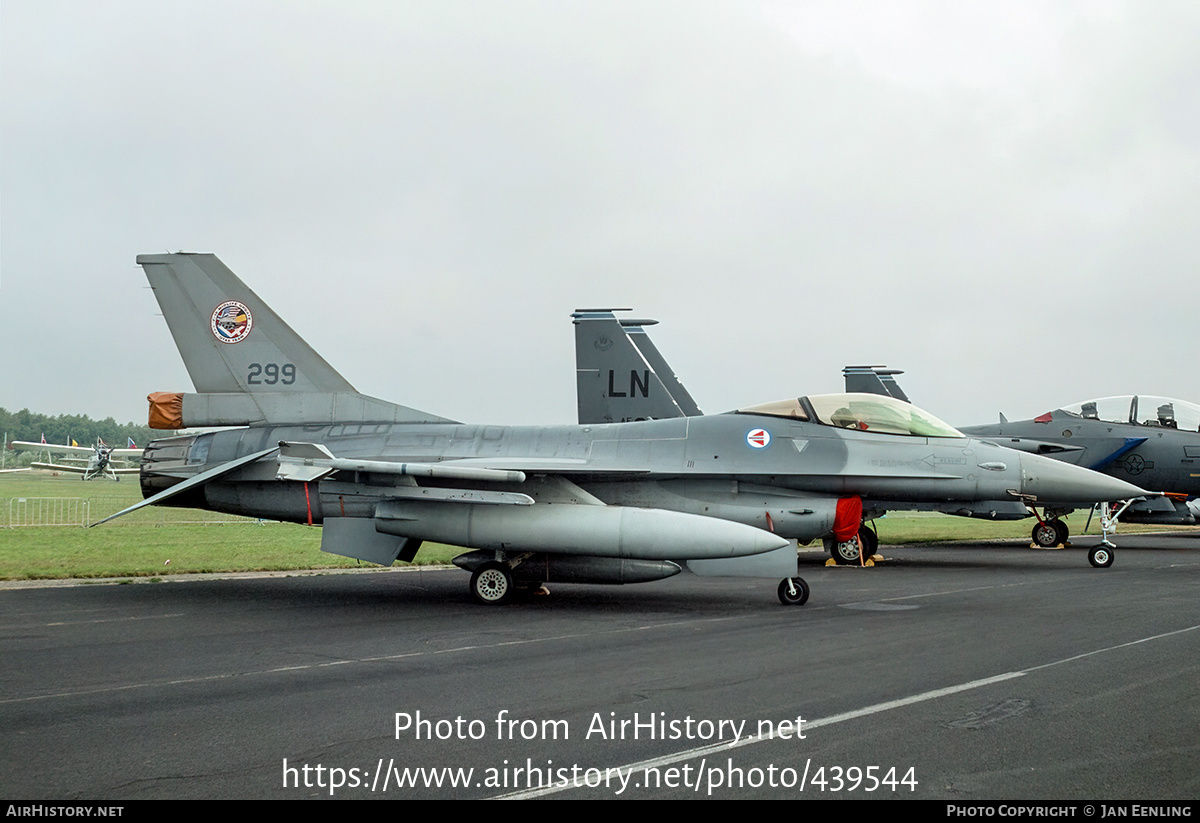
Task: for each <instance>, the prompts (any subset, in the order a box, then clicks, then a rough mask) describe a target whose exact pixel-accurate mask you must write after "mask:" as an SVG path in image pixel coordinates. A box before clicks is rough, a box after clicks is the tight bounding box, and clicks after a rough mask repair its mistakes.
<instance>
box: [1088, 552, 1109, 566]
mask: <svg viewBox="0 0 1200 823" xmlns="http://www.w3.org/2000/svg"><path fill="white" fill-rule="evenodd" d="M1088 562H1089V563H1091V564H1092V566H1094V567H1095V568H1097V569H1107V568H1108V567H1109V566H1111V565H1112V562H1113V551H1112V549H1110V548H1109V547H1108V546H1096V547H1095V548H1093V549H1092V550H1091V551H1089V552H1088Z"/></svg>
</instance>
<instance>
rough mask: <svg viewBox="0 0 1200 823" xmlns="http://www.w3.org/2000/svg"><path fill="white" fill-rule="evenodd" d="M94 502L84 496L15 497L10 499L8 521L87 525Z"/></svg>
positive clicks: (45, 524) (47, 524)
mask: <svg viewBox="0 0 1200 823" xmlns="http://www.w3.org/2000/svg"><path fill="white" fill-rule="evenodd" d="M91 516H92V504H91V501H90V500H86V499H84V498H82V497H14V498H12V499H11V500H9V501H8V523H7V525H8V526H9V527H11V528H15V527H18V526H87V525H89V524H90V523H91V522H92V521H91Z"/></svg>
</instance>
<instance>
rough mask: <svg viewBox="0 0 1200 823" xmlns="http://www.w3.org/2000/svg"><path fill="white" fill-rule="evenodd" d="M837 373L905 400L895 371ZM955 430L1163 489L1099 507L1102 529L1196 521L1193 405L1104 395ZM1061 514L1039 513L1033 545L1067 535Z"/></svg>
mask: <svg viewBox="0 0 1200 823" xmlns="http://www.w3.org/2000/svg"><path fill="white" fill-rule="evenodd" d="M842 373H843V374H844V375H845V378H846V391H865V392H872V393H875V394H880V395H889V396H891V397H899V398H900V399H902V400H907V399H908V398H907V397H905V396H904V393H903V392H902V391H901V390H900V387H899V385H898V384H897V383H896V380H895V377H894V375H897V374H903V373H904V372H902V371H898V370H896V369H885V368H884V367H881V366H846V367H845V368H844V369H842ZM1139 409H1140V410H1141V411H1140V412H1139ZM962 431H963V432H966V433H967V434H969V435H971V436H973V437H979V438H981V439H985V440H989V441H991V442H993V443H997V444H999V445H1001V446H1004V447H1006V448H1010V449H1016V450H1017V451H1022V452H1029V453H1030V454H1040V455H1045V456H1046V457H1052V458H1054V459H1055V460H1061V461H1063V462H1064V463H1073V464H1075V465H1077V466H1086V467H1087V468H1089V469H1092V470H1093V471H1098V472H1103V473H1105V474H1107V475H1111V476H1113V477H1117V478H1120V479H1127V480H1129V481H1131V482H1132V481H1136V482H1138V483H1140V484H1141V485H1143V486H1145V487H1147V488H1150V489H1153V490H1155V491H1159V492H1162V494H1158V495H1152V496H1150V497H1147V498H1145V499H1143V500H1136V501H1130V502H1129V503H1128V504H1127V505H1126V506H1124V507H1122V508H1120V509H1118V510H1117V512H1116V513H1115V514H1112V515H1110V514H1109V512H1108V511H1107V509H1106V508H1104V507H1102V510H1101V520H1102V523H1104V522H1105V521H1108V522H1107V523H1106V524H1105V529H1106V530H1107V528H1109V526H1110V525H1111V524H1112V523H1113V522H1114V521H1115V519H1116V518H1117V517H1118V516H1119V517H1120V519H1121V520H1123V521H1125V522H1127V523H1156V524H1160V525H1181V526H1190V525H1195V524H1196V523H1198V522H1200V499H1198V498H1197V496H1198V495H1200V406H1197V405H1196V404H1195V403H1189V402H1187V401H1186V400H1174V399H1172V398H1169V397H1157V396H1154V395H1145V394H1143V395H1124V396H1121V397H1104V398H1100V399H1099V400H1087V401H1084V402H1082V403H1075V404H1074V405H1070V406H1064V407H1063V408H1061V409H1055V410H1054V411H1050V412H1046V413H1045V414H1042V415H1039V416H1037V417H1035V418H1033V419H1032V420H1020V421H1016V422H1010V421H1009V420H1008V419H1007V418H1006V417H1005V416H1004V415H1003V414H1001V415H1000V422H999V423H992V424H988V425H983V426H965V427H963V429H962ZM1067 511H1068V510H1067V509H1055V508H1053V507H1050V508H1048V509H1047V511H1046V515H1045V517H1041V516H1039V517H1038V522H1037V525H1035V526H1034V527H1033V542H1034V543H1036V544H1037V545H1039V546H1042V547H1044V548H1045V547H1049V546H1054V545H1059V544H1062V543H1065V542H1066V540H1067V538H1068V537H1069V536H1070V533H1069V531H1068V529H1067V524H1066V522H1065V521H1064V520H1062V518H1061V516H1062V515H1064V514H1066V513H1067ZM1109 556H1110V557H1111V552H1110V554H1109Z"/></svg>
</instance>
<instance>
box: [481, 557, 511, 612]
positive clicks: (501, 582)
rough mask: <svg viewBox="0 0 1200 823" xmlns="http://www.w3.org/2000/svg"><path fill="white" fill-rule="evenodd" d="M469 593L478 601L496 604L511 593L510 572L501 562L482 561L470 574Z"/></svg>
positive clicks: (502, 601) (509, 596) (505, 599)
mask: <svg viewBox="0 0 1200 823" xmlns="http://www.w3.org/2000/svg"><path fill="white" fill-rule="evenodd" d="M471 594H473V595H475V599H476V600H478V601H479V602H480V603H486V604H488V605H490V606H496V605H499V604H501V603H504V602H506V601H507V600H508V599H509V598H511V597H512V594H513V579H512V573H511V572H510V571H509V570H508V566H506V565H504V564H503V563H496V562H491V563H484V564H482V565H481V566H480V567H479V568H477V569H476V570H475V571H474V572H473V573H472V574H471Z"/></svg>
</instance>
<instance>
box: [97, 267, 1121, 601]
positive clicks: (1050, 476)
mask: <svg viewBox="0 0 1200 823" xmlns="http://www.w3.org/2000/svg"><path fill="white" fill-rule="evenodd" d="M138 263H139V264H140V265H141V266H142V267H143V268H144V269H145V271H146V276H147V278H148V279H149V281H150V284H151V286H152V288H153V289H154V294H155V298H156V299H157V300H158V303H159V305H160V307H161V308H162V310H163V316H164V318H165V319H166V321H167V325H168V327H169V328H170V330H171V334H172V336H173V337H174V339H175V342H176V345H177V346H178V348H179V350H180V354H181V355H182V357H183V360H184V364H185V365H186V367H187V369H188V373H189V375H190V376H191V378H192V382H193V383H194V384H195V387H196V390H197V391H196V393H157V394H152V395H150V401H151V409H150V425H151V426H152V427H153V428H158V429H180V428H183V427H199V426H237V427H239V428H236V429H230V430H225V431H217V432H208V433H204V434H198V435H192V436H183V437H178V438H171V439H167V440H156V441H153V442H152V443H151V444H150V445H149V446H147V448H146V451H145V454H144V455H143V459H142V473H141V483H142V489H143V493H144V494H145V495H146V499H145V500H143V501H141V502H140V503H138V504H136V505H135V506H131V507H130V508H128V509H126V510H125V511H123V512H119V513H118V514H117V515H114V517H117V516H120V515H122V514H125V513H127V512H129V511H133V510H134V509H137V508H140V507H142V506H144V505H151V504H165V505H177V506H187V507H194V508H204V509H211V510H215V511H221V512H228V513H233V514H242V515H248V516H252V517H262V518H270V519H276V520H289V521H296V522H301V523H310V524H313V525H317V524H321V525H323V527H324V529H323V533H322V538H321V549H322V550H323V551H327V552H332V553H335V554H340V555H345V556H348V557H355V558H359V559H362V560H367V561H370V562H374V563H380V564H384V565H388V564H391V563H392V562H394V561H395V560H397V559H399V560H411V559H412V558H413V557H414V556H415V554H416V552H417V550H418V549H419V547H420V545H421V543H422V542H423V541H426V540H435V541H439V542H444V543H449V544H452V545H458V546H464V547H467V548H469V549H473V551H469V552H467V553H465V554H463V555H461V556H459V557H457V558H456V559H455V563H456V564H457V565H459V566H460V567H462V568H465V569H467V570H469V571H471V572H472V575H471V584H470V588H471V592H472V593H473V594H474V596H475V597H476V598H477V599H478V600H480V601H481V602H484V603H498V602H502V601H504V600H506V599H508V597H509V596H510V595H511V594H512V593H513V591H514V588H515V587H516V586H519V585H527V586H531V587H533V586H538V585H540V584H542V583H545V582H551V581H563V582H591V583H632V582H644V581H649V580H657V579H662V578H666V577H670V576H672V575H674V574H677V573H678V572H679V571H681V569H682V567H683V566H684V565H686V566H687V567H688V568H689V569H691V570H692V571H694V572H696V573H698V574H707V575H736V576H754V577H774V578H776V579H778V578H780V577H782V578H784V579H783V580H782V581H781V582H780V584H779V587H778V595H779V599H780V600H781V601H782V602H784V603H803V602H804V601H805V600H807V598H808V587H807V585H806V584H805V583H804V581H803V580H802V579H800V578H799V576H798V575H797V557H796V552H795V548H794V546H793V545H792V544H791V542H790V540H791V539H805V540H807V539H812V538H819V537H823V536H825V535H828V534H830V533H834V534H843V533H848V535H853V534H855V533H856V532H857V531H858V528H859V523H860V519H861V518H860V511H861V510H860V508H859V507H860V505H861V503H860V497H859V496H860V495H864V494H865V495H876V496H884V497H888V498H889V499H898V500H905V499H923V498H927V497H930V496H937V497H938V498H940V499H943V500H962V501H971V500H975V499H978V498H979V497H980V496H983V497H985V498H999V497H1006V496H1008V495H1009V494H1010V492H1011V493H1013V494H1023V495H1030V496H1036V497H1037V498H1038V499H1049V500H1053V501H1063V502H1068V501H1072V502H1085V503H1090V502H1091V501H1095V500H1107V499H1115V498H1121V497H1131V496H1136V495H1139V494H1141V493H1142V492H1141V490H1140V489H1138V488H1136V487H1135V486H1132V485H1130V484H1128V483H1125V482H1123V481H1119V480H1115V479H1113V478H1109V477H1103V476H1101V475H1098V474H1095V473H1094V472H1087V471H1085V470H1082V469H1079V468H1077V467H1075V466H1068V465H1066V464H1063V463H1059V462H1057V461H1054V460H1049V459H1046V458H1043V457H1039V456H1036V455H1029V454H1020V453H1018V452H1012V451H1008V450H1005V449H1001V448H1000V447H998V446H995V445H992V444H987V443H981V442H979V441H973V440H970V439H968V438H965V437H963V436H962V435H961V434H960V433H959V432H957V431H955V430H954V429H952V428H950V427H949V426H946V425H945V424H944V423H942V422H941V421H939V420H937V419H936V418H934V417H932V416H931V415H927V414H925V413H923V412H921V411H920V410H918V409H916V408H915V407H913V406H911V405H908V404H903V403H900V402H899V401H894V400H884V401H881V400H880V398H877V397H874V396H871V395H858V396H850V395H843V396H835V397H832V398H820V397H813V398H795V397H793V398H790V399H788V400H786V401H783V402H780V403H772V404H767V405H763V406H754V407H748V408H745V409H742V410H740V411H738V412H731V413H728V414H718V415H709V416H705V417H680V418H674V419H670V420H648V421H638V422H628V423H611V424H603V425H583V426H580V425H569V426H524V427H522V426H487V425H470V424H463V423H459V422H457V421H454V420H450V419H448V418H445V417H441V416H439V415H436V414H431V413H429V412H424V411H419V410H417V409H412V408H409V407H406V406H400V405H396V404H392V403H388V402H385V401H382V400H378V399H375V398H373V397H368V396H366V395H363V394H359V393H358V392H357V391H355V390H354V388H353V387H352V386H351V385H350V384H349V383H348V382H347V381H346V380H345V378H344V377H342V376H341V375H340V374H338V372H337V371H335V370H334V369H333V367H332V366H330V365H329V364H328V363H327V362H325V360H324V359H322V358H321V356H320V355H318V354H317V353H316V352H315V351H313V350H312V349H311V348H310V347H309V346H308V344H307V343H305V342H304V341H303V339H301V337H300V336H299V335H298V334H296V333H295V332H294V331H293V330H292V329H291V328H290V327H289V326H288V325H287V324H286V323H284V322H283V320H282V319H280V318H279V317H278V316H277V315H276V314H275V313H274V312H273V311H272V310H271V309H270V308H269V307H268V306H267V304H266V303H265V302H264V301H263V300H261V299H260V298H259V297H258V295H256V294H255V293H254V292H253V291H251V290H250V289H249V288H248V287H247V286H246V285H245V284H244V283H242V281H241V280H239V279H238V278H237V277H236V276H235V275H234V274H233V272H232V271H230V270H229V269H228V268H227V267H226V266H225V265H224V264H223V263H221V261H220V260H218V259H217V258H216V257H215V256H213V255H206V254H183V253H180V254H161V255H141V256H139V257H138ZM622 339H625V335H623V334H622ZM843 404H846V405H847V406H848V407H847V408H845V409H844V408H843ZM843 414H849V415H851V416H852V417H851V419H852V420H853V419H857V418H854V417H853V415H855V414H861V415H862V417H863V419H864V425H866V426H868V427H869V428H868V429H859V428H846V427H843V426H841V425H839V421H840V419H841V416H842V415H843ZM109 519H111V518H109ZM100 522H105V521H100ZM97 525H98V524H97Z"/></svg>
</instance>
